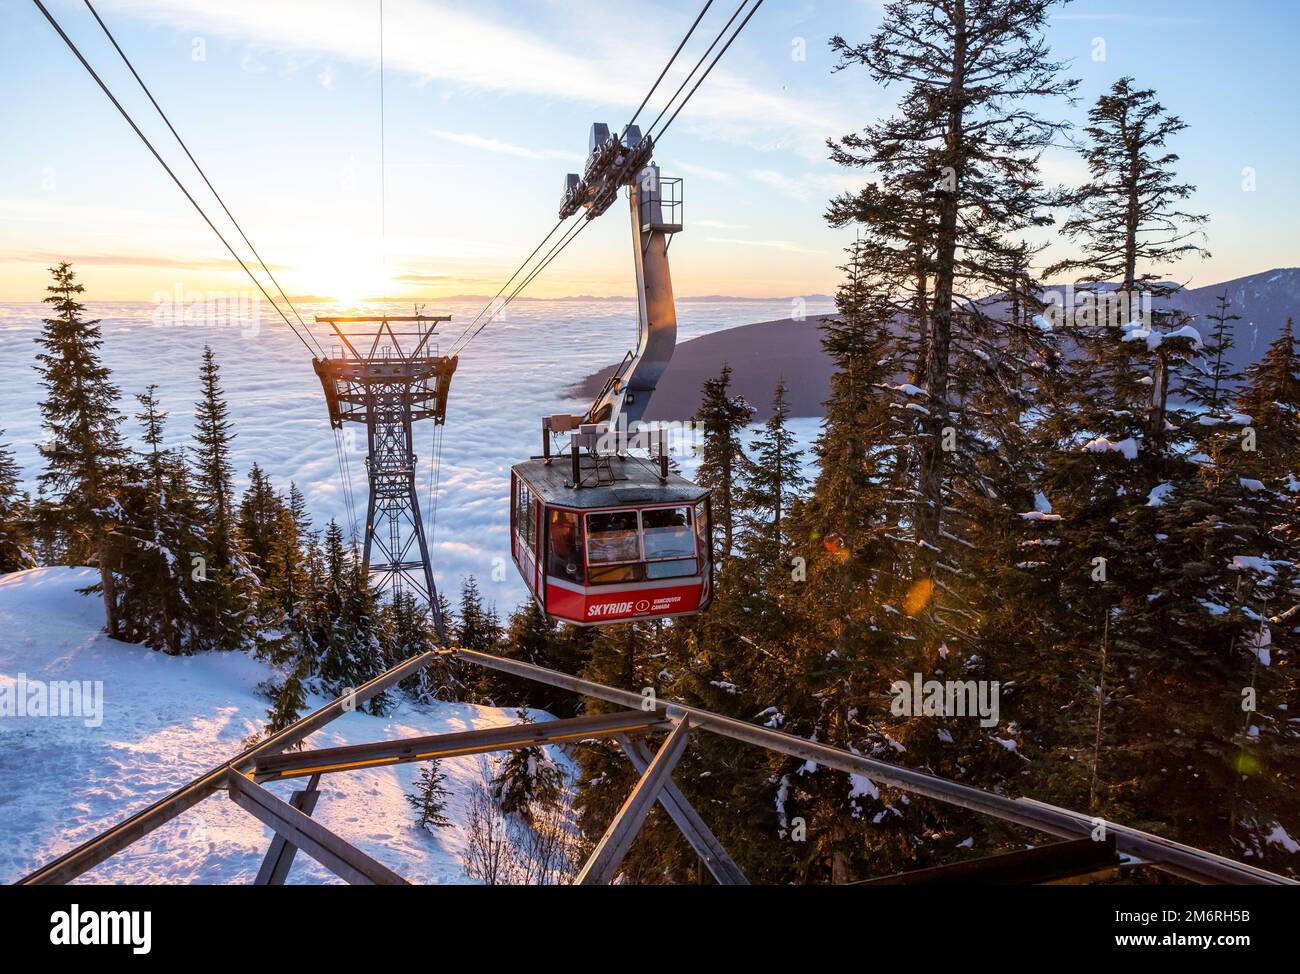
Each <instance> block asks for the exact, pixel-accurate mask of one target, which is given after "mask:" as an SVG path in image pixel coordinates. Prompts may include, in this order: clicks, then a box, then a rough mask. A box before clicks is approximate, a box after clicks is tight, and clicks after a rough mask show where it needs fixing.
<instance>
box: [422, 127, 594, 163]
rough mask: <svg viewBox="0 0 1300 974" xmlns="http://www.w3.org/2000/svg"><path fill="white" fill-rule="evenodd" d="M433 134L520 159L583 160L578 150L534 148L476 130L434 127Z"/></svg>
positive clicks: (444, 139) (435, 136) (458, 143)
mask: <svg viewBox="0 0 1300 974" xmlns="http://www.w3.org/2000/svg"><path fill="white" fill-rule="evenodd" d="M432 135H433V137H434V138H435V139H441V140H442V141H444V142H454V143H455V144H456V145H464V146H469V147H470V148H471V149H482V150H483V151H484V152H495V153H498V154H499V155H504V156H517V157H518V158H520V159H563V160H565V161H567V162H581V161H582V154H581V153H578V152H569V151H566V150H564V149H533V148H530V147H528V146H524V145H514V144H513V143H511V142H502V141H501V140H500V139H493V138H489V137H488V136H486V135H478V134H477V133H475V132H449V131H447V130H446V129H434V130H433V131H432Z"/></svg>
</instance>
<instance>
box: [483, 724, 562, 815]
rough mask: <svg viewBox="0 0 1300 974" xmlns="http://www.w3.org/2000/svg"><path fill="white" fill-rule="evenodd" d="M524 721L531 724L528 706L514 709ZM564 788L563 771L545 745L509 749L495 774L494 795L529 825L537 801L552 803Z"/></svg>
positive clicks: (503, 805) (557, 798)
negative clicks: (550, 755)
mask: <svg viewBox="0 0 1300 974" xmlns="http://www.w3.org/2000/svg"><path fill="white" fill-rule="evenodd" d="M515 717H516V719H517V720H518V721H519V723H521V724H531V723H532V722H533V719H532V716H531V715H530V714H529V712H528V708H527V707H520V708H519V709H517V710H516V711H515ZM563 792H564V771H563V769H561V768H560V766H559V765H558V764H556V763H555V762H554V761H553V760H551V758H550V757H549V756H548V755H547V753H546V751H545V749H543V748H542V747H540V746H538V747H521V748H515V749H514V750H512V751H510V752H509V753H508V754H507V755H506V756H505V757H504V758H503V759H502V760H501V763H500V766H499V767H498V770H497V773H496V775H495V776H493V778H492V797H493V798H494V799H495V800H496V802H497V804H498V805H499V806H501V810H502V811H503V812H505V813H507V814H512V813H513V814H516V815H518V816H519V817H520V818H522V819H523V820H524V821H525V822H527V823H528V824H529V825H532V824H533V821H534V806H535V805H551V804H554V803H555V802H557V801H558V800H559V799H560V797H561V795H562V794H563Z"/></svg>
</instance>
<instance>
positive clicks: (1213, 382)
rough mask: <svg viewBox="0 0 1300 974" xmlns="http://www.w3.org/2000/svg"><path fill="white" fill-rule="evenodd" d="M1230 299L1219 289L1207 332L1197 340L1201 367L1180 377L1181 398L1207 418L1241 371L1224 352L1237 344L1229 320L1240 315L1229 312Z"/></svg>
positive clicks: (1220, 406)
mask: <svg viewBox="0 0 1300 974" xmlns="http://www.w3.org/2000/svg"><path fill="white" fill-rule="evenodd" d="M1231 306H1232V302H1230V301H1229V300H1228V292H1227V291H1223V292H1222V293H1221V294H1220V295H1219V297H1218V301H1217V303H1216V305H1215V309H1214V311H1213V312H1212V313H1211V314H1210V315H1209V316H1208V319H1209V320H1210V321H1211V322H1213V324H1212V325H1211V327H1210V329H1209V334H1207V335H1206V336H1205V340H1204V342H1203V343H1202V344H1201V360H1202V361H1203V362H1204V363H1205V364H1204V367H1203V368H1202V369H1200V370H1198V371H1197V372H1196V373H1194V374H1190V375H1189V376H1188V377H1187V378H1186V379H1185V380H1184V387H1183V398H1185V399H1187V400H1188V401H1189V402H1192V403H1195V404H1196V405H1198V406H1200V407H1201V408H1202V409H1204V410H1205V411H1206V412H1207V413H1208V414H1209V417H1210V418H1217V417H1218V416H1220V415H1221V414H1222V413H1223V411H1224V409H1225V408H1226V407H1227V405H1228V403H1230V402H1231V400H1232V394H1233V390H1234V389H1236V387H1237V386H1238V385H1239V384H1240V383H1241V380H1242V375H1241V373H1239V372H1237V371H1235V370H1234V369H1233V367H1232V363H1231V360H1230V359H1229V357H1228V353H1229V352H1231V351H1232V349H1234V348H1235V347H1236V345H1237V343H1236V341H1235V340H1234V337H1233V324H1232V323H1233V322H1234V321H1240V320H1241V315H1237V314H1230V313H1229V311H1228V309H1229V308H1230V307H1231Z"/></svg>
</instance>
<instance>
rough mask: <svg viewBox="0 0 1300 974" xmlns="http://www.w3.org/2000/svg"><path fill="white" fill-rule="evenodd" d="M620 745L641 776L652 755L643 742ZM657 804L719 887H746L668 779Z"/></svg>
mask: <svg viewBox="0 0 1300 974" xmlns="http://www.w3.org/2000/svg"><path fill="white" fill-rule="evenodd" d="M618 742H619V743H620V744H621V745H623V751H624V753H625V754H627V757H628V760H629V761H631V762H632V766H633V767H634V768H636V770H637V773H638V774H645V773H646V770H647V769H648V768H649V767H650V762H651V761H652V760H654V755H653V754H651V753H650V749H649V748H648V747H646V745H645V741H639V740H633V739H631V738H628V737H620V738H619V741H618ZM659 804H660V805H662V806H663V807H664V811H665V812H667V813H668V817H669V818H671V819H672V820H673V821H674V822H675V823H676V824H677V827H678V828H679V829H681V832H682V835H683V836H685V838H686V841H687V842H689V843H690V844H691V848H692V849H694V850H695V854H696V855H697V856H699V857H700V860H701V861H702V862H703V863H704V865H705V866H707V867H708V870H709V872H710V873H712V874H713V878H714V879H716V880H717V881H718V885H719V886H748V885H749V880H748V879H747V878H746V876H745V874H744V873H743V872H741V869H740V867H739V866H737V865H736V863H735V862H734V861H733V860H732V858H731V856H729V855H727V850H726V849H724V848H723V847H722V843H721V842H719V841H718V838H717V836H715V835H714V834H713V832H712V831H711V830H710V829H709V827H708V826H707V825H705V824H704V819H702V818H700V816H699V814H698V813H697V812H696V811H695V808H694V806H692V805H691V803H690V802H689V801H687V800H686V796H685V795H683V794H682V792H681V789H679V788H678V787H677V786H676V785H675V784H673V780H672V778H671V777H670V778H669V779H668V780H667V781H666V782H665V783H664V787H663V791H661V792H660V793H659Z"/></svg>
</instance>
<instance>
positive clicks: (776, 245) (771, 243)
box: [706, 237, 826, 254]
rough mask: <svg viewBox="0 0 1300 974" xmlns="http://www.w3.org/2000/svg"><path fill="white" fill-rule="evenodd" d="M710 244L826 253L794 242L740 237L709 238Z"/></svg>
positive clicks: (789, 251) (801, 252)
mask: <svg viewBox="0 0 1300 974" xmlns="http://www.w3.org/2000/svg"><path fill="white" fill-rule="evenodd" d="M706 239H707V240H708V241H709V243H719V244H735V245H737V246H741V247H765V248H767V249H769V250H781V251H784V252H785V253H787V254H824V253H826V251H824V250H817V249H815V248H813V247H805V246H803V244H797V243H795V242H794V241H793V240H742V239H740V238H738V237H708V238H706Z"/></svg>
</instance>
